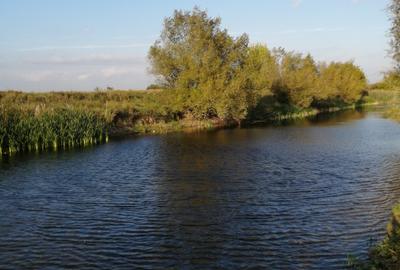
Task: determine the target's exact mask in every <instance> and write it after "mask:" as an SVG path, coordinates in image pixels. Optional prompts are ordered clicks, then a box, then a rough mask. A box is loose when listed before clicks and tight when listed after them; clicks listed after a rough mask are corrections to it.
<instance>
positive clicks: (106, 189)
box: [0, 111, 400, 269]
mask: <svg viewBox="0 0 400 270" xmlns="http://www.w3.org/2000/svg"><path fill="white" fill-rule="evenodd" d="M399 196H400V126H399V125H398V124H396V123H394V122H391V121H388V120H384V119H382V118H380V116H379V114H377V113H374V112H368V113H367V112H362V111H360V112H351V111H349V112H345V113H341V114H337V115H335V116H334V117H332V116H319V118H316V119H312V120H303V121H298V122H296V123H292V124H290V125H281V126H276V127H271V126H270V127H254V128H249V129H232V130H219V131H214V132H203V133H193V134H170V135H164V136H154V137H138V138H134V139H129V140H121V141H118V142H116V141H114V142H111V143H109V144H107V145H102V146H99V147H95V148H90V149H83V150H75V151H68V152H61V153H43V154H39V155H23V156H20V157H14V158H11V159H9V160H4V161H3V162H1V163H0V268H1V269H7V268H10V269H15V268H20V269H42V268H49V269H53V268H79V269H93V268H100V269H135V268H140V269H210V268H211V269H343V268H344V266H345V263H346V257H347V255H348V254H349V253H353V254H354V255H365V252H366V250H367V248H368V245H369V244H370V243H371V239H372V241H375V240H378V239H379V238H381V237H382V236H383V234H384V229H385V224H386V221H387V219H388V215H389V210H390V208H391V206H392V205H393V204H394V203H395V202H396V200H397V199H398V198H399Z"/></svg>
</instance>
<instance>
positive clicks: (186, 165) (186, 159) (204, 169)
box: [157, 131, 256, 267]
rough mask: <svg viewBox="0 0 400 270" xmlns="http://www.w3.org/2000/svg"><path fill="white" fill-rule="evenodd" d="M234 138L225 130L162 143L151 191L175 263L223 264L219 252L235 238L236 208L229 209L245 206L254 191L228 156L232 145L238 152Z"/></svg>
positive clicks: (242, 165)
mask: <svg viewBox="0 0 400 270" xmlns="http://www.w3.org/2000/svg"><path fill="white" fill-rule="evenodd" d="M240 137H241V136H239V138H238V137H237V134H235V135H234V136H230V132H229V131H227V132H211V133H207V134H199V135H197V134H191V135H188V136H187V135H173V136H165V137H164V138H163V143H162V144H161V145H160V164H161V168H160V170H161V171H162V172H163V176H162V179H161V180H160V185H159V186H158V187H157V188H158V193H159V197H160V200H161V201H162V202H163V204H164V205H163V207H162V208H161V211H162V212H163V215H165V218H166V221H165V223H166V226H167V229H168V234H170V235H173V236H174V237H173V239H171V240H169V241H168V243H166V244H167V245H168V246H170V248H171V249H170V250H169V252H172V253H176V254H179V256H177V260H179V261H180V263H183V264H186V263H187V264H189V263H195V264H197V265H203V266H204V267H206V266H207V264H209V263H213V265H214V266H215V265H216V264H218V262H219V261H220V262H221V263H223V264H226V263H229V262H223V261H222V260H223V258H224V255H225V256H226V254H225V253H224V252H226V248H227V247H228V246H232V245H234V243H235V242H236V241H237V239H236V236H238V235H240V228H238V227H237V226H238V225H239V222H238V221H237V220H236V216H237V214H238V213H239V212H240V211H241V209H237V208H235V206H238V205H243V206H244V205H246V202H248V201H249V200H251V198H250V197H249V196H250V195H251V194H252V193H253V194H254V189H255V188H256V187H254V186H253V187H252V185H251V182H249V181H246V180H244V177H245V175H246V170H247V168H246V164H245V163H243V161H242V160H241V156H240V155H238V152H234V151H237V148H236V147H235V143H234V141H236V140H237V141H238V142H239V147H241V146H240V141H241V140H245V139H244V138H240ZM235 149H236V150H235ZM233 168H235V171H234V173H232V172H233ZM246 190H247V192H246ZM254 240H255V241H256V239H254ZM171 241H172V242H173V243H170V242H171Z"/></svg>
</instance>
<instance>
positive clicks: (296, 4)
mask: <svg viewBox="0 0 400 270" xmlns="http://www.w3.org/2000/svg"><path fill="white" fill-rule="evenodd" d="M302 2H303V0H292V6H293V7H294V8H297V7H299V6H300V5H301V3H302Z"/></svg>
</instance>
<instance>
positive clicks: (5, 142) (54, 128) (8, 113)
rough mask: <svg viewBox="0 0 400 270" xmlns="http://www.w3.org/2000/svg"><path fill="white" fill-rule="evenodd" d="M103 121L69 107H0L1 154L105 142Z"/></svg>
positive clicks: (87, 112)
mask: <svg viewBox="0 0 400 270" xmlns="http://www.w3.org/2000/svg"><path fill="white" fill-rule="evenodd" d="M107 137H108V134H107V123H106V122H105V120H104V118H102V117H99V116H98V115H96V114H95V113H93V112H90V111H84V110H79V109H70V108H57V109H54V110H49V111H44V112H38V111H36V112H35V111H33V110H24V109H21V108H12V107H5V106H2V107H0V153H1V154H2V155H5V154H12V153H15V152H24V151H40V150H45V149H66V148H70V147H76V146H86V145H90V144H97V143H101V142H105V141H107Z"/></svg>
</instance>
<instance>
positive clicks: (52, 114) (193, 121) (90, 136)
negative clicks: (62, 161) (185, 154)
mask: <svg viewBox="0 0 400 270" xmlns="http://www.w3.org/2000/svg"><path fill="white" fill-rule="evenodd" d="M265 100H267V101H265ZM265 100H264V101H263V102H262V103H260V104H259V105H258V107H254V108H253V109H252V110H251V111H249V113H248V117H247V118H245V119H242V120H240V119H232V118H228V119H221V118H219V117H218V116H215V115H213V114H210V115H201V114H200V115H198V114H196V111H195V110H194V109H193V108H196V107H197V106H200V105H199V104H198V102H197V101H196V100H195V99H193V96H191V91H184V90H180V91H178V90H150V91H148V90H147V91H118V90H113V91H95V92H86V93H83V92H51V93H26V92H16V91H8V92H0V147H1V149H0V152H1V153H2V154H10V153H14V152H23V151H41V150H47V149H64V148H70V147H77V146H78V147H80V146H85V145H91V144H97V143H101V142H105V141H106V140H107V139H108V137H109V136H123V135H129V134H161V133H167V132H178V131H193V130H201V129H213V128H220V127H228V126H237V125H240V124H244V125H249V124H250V125H251V124H257V123H261V122H271V121H279V120H286V119H296V118H304V117H308V116H313V115H316V114H318V113H321V112H328V111H338V110H341V109H348V108H353V107H355V106H356V105H352V104H351V105H349V104H340V105H338V106H335V107H322V108H312V107H310V108H306V109H303V108H299V107H296V106H293V105H288V104H285V103H281V102H278V101H277V99H276V98H274V96H273V95H272V94H271V95H270V96H268V98H266V99H265Z"/></svg>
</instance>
